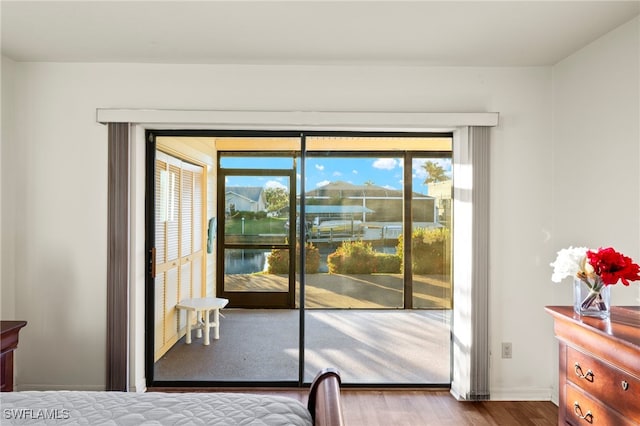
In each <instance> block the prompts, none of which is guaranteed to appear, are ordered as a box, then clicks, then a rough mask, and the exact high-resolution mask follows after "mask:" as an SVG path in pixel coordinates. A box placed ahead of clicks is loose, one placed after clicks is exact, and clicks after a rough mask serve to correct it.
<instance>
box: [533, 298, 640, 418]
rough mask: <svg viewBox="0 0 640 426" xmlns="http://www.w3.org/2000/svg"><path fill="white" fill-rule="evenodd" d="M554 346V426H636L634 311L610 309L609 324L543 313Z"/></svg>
mask: <svg viewBox="0 0 640 426" xmlns="http://www.w3.org/2000/svg"><path fill="white" fill-rule="evenodd" d="M545 309H546V310H547V312H549V313H550V314H551V315H552V316H553V318H554V320H555V324H554V330H555V335H556V337H557V338H558V340H559V342H560V346H559V358H560V359H559V361H560V366H559V384H558V392H559V401H558V424H559V425H573V426H577V425H615V426H624V425H636V426H637V425H640V307H612V308H611V318H610V319H608V320H602V319H598V318H590V317H581V316H580V315H578V314H576V313H574V312H573V307H571V306H548V307H547V308H545Z"/></svg>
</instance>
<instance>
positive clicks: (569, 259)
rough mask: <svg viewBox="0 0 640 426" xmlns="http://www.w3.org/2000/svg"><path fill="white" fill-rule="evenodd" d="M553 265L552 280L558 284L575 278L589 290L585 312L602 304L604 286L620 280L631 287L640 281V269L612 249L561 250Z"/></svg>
mask: <svg viewBox="0 0 640 426" xmlns="http://www.w3.org/2000/svg"><path fill="white" fill-rule="evenodd" d="M551 266H552V267H553V274H552V275H551V280H552V281H554V282H557V283H559V282H560V281H562V280H563V279H564V278H566V277H570V276H573V277H574V278H577V279H579V280H580V281H582V282H583V283H584V284H586V286H587V287H588V288H589V294H588V295H587V297H585V299H584V300H583V301H582V303H581V307H582V309H588V308H590V307H591V306H593V305H594V304H596V305H597V304H602V303H603V301H602V298H601V296H600V292H601V291H602V289H603V288H604V287H605V286H609V285H613V284H616V283H618V282H619V281H621V282H622V284H624V285H627V286H628V285H629V281H637V280H640V266H639V265H638V264H637V263H634V262H633V261H632V260H631V258H629V257H627V256H625V255H623V254H622V253H619V252H617V251H615V250H614V249H613V248H611V247H607V248H599V249H598V250H597V251H594V250H590V249H588V248H586V247H569V248H567V249H562V250H560V251H559V252H558V256H557V258H556V261H555V262H553V263H551Z"/></svg>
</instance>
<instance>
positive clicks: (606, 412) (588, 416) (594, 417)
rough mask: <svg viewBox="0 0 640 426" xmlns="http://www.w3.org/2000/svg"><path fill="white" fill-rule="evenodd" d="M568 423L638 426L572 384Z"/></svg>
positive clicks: (569, 394) (566, 407)
mask: <svg viewBox="0 0 640 426" xmlns="http://www.w3.org/2000/svg"><path fill="white" fill-rule="evenodd" d="M566 387H567V396H566V399H565V409H566V419H565V420H566V422H567V423H569V424H570V425H573V426H583V425H584V426H588V425H589V426H594V425H600V426H605V425H606V426H638V423H636V422H634V421H631V420H630V419H627V418H626V417H625V416H623V415H621V414H620V413H617V412H616V411H614V410H612V409H611V408H608V407H607V406H605V405H604V404H602V403H600V402H598V401H596V400H595V399H593V398H591V397H590V396H588V395H587V394H585V393H583V391H582V390H581V389H579V388H577V387H576V386H574V385H573V384H572V383H567V384H566Z"/></svg>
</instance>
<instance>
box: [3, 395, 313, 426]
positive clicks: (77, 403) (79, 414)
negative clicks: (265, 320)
mask: <svg viewBox="0 0 640 426" xmlns="http://www.w3.org/2000/svg"><path fill="white" fill-rule="evenodd" d="M0 406H1V409H2V414H1V417H0V424H2V425H6V424H16V425H22V424H52V425H54V424H55V425H69V424H74V425H224V426H233V425H265V426H278V425H283V426H284V425H286V426H291V425H309V426H310V425H311V424H312V420H311V415H310V414H309V411H308V410H307V408H306V407H305V406H304V405H303V404H302V403H300V402H299V401H296V400H294V399H291V398H286V397H282V396H266V395H256V394H242V393H164V392H149V393H132V392H77V391H55V392H54V391H47V392H5V393H2V394H1V395H0Z"/></svg>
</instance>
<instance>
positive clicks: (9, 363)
mask: <svg viewBox="0 0 640 426" xmlns="http://www.w3.org/2000/svg"><path fill="white" fill-rule="evenodd" d="M25 325H27V322H26V321H0V336H1V339H0V340H1V342H2V346H1V347H2V353H1V354H0V392H11V391H13V351H14V350H16V348H17V347H18V333H19V332H20V329H21V328H22V327H24V326H25Z"/></svg>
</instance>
